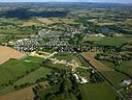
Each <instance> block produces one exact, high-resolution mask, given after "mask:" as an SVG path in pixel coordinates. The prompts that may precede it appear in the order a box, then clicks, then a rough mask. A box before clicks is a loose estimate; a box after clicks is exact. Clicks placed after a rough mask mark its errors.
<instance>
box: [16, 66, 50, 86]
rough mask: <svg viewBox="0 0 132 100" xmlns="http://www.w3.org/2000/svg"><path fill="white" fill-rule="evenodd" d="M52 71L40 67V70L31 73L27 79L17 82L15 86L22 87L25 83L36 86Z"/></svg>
mask: <svg viewBox="0 0 132 100" xmlns="http://www.w3.org/2000/svg"><path fill="white" fill-rule="evenodd" d="M51 71H52V70H51V69H49V68H44V67H40V68H39V69H37V70H35V71H33V72H31V73H29V74H28V75H26V76H25V77H23V78H21V79H20V80H18V81H16V82H15V83H14V85H16V86H20V85H22V84H25V83H29V84H34V83H35V82H36V81H37V80H40V79H45V78H46V75H47V74H48V73H50V72H51Z"/></svg>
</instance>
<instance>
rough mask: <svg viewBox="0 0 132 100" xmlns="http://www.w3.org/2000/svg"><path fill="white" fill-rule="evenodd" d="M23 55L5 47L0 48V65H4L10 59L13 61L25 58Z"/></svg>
mask: <svg viewBox="0 0 132 100" xmlns="http://www.w3.org/2000/svg"><path fill="white" fill-rule="evenodd" d="M25 56H26V55H25V54H24V53H21V52H19V51H17V50H15V49H12V48H10V47H6V46H0V64H3V63H5V62H6V61H8V60H9V59H11V58H14V59H21V58H23V57H25Z"/></svg>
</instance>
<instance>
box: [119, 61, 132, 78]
mask: <svg viewBox="0 0 132 100" xmlns="http://www.w3.org/2000/svg"><path fill="white" fill-rule="evenodd" d="M118 69H119V70H121V71H123V72H125V73H127V74H129V75H131V76H132V60H130V61H123V62H122V63H121V64H120V66H119V67H118Z"/></svg>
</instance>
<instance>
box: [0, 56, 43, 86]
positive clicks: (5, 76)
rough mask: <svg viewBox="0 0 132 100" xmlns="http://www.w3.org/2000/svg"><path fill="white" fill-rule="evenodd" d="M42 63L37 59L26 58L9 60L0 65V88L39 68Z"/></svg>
mask: <svg viewBox="0 0 132 100" xmlns="http://www.w3.org/2000/svg"><path fill="white" fill-rule="evenodd" d="M42 61H43V59H41V58H37V57H27V58H24V59H21V60H15V59H11V60H9V61H7V62H6V63H4V64H3V65H0V88H2V87H5V86H7V85H10V84H13V83H14V82H15V81H16V80H19V79H20V78H22V77H24V76H25V75H27V74H28V73H30V72H32V71H34V70H36V69H38V68H40V63H41V62H42Z"/></svg>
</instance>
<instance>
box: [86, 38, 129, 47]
mask: <svg viewBox="0 0 132 100" xmlns="http://www.w3.org/2000/svg"><path fill="white" fill-rule="evenodd" d="M130 40H131V38H127V37H125V36H122V37H116V36H115V37H100V36H90V37H85V38H84V41H91V42H93V43H95V44H97V45H102V46H114V47H119V46H121V45H122V44H124V43H127V42H128V41H130Z"/></svg>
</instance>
